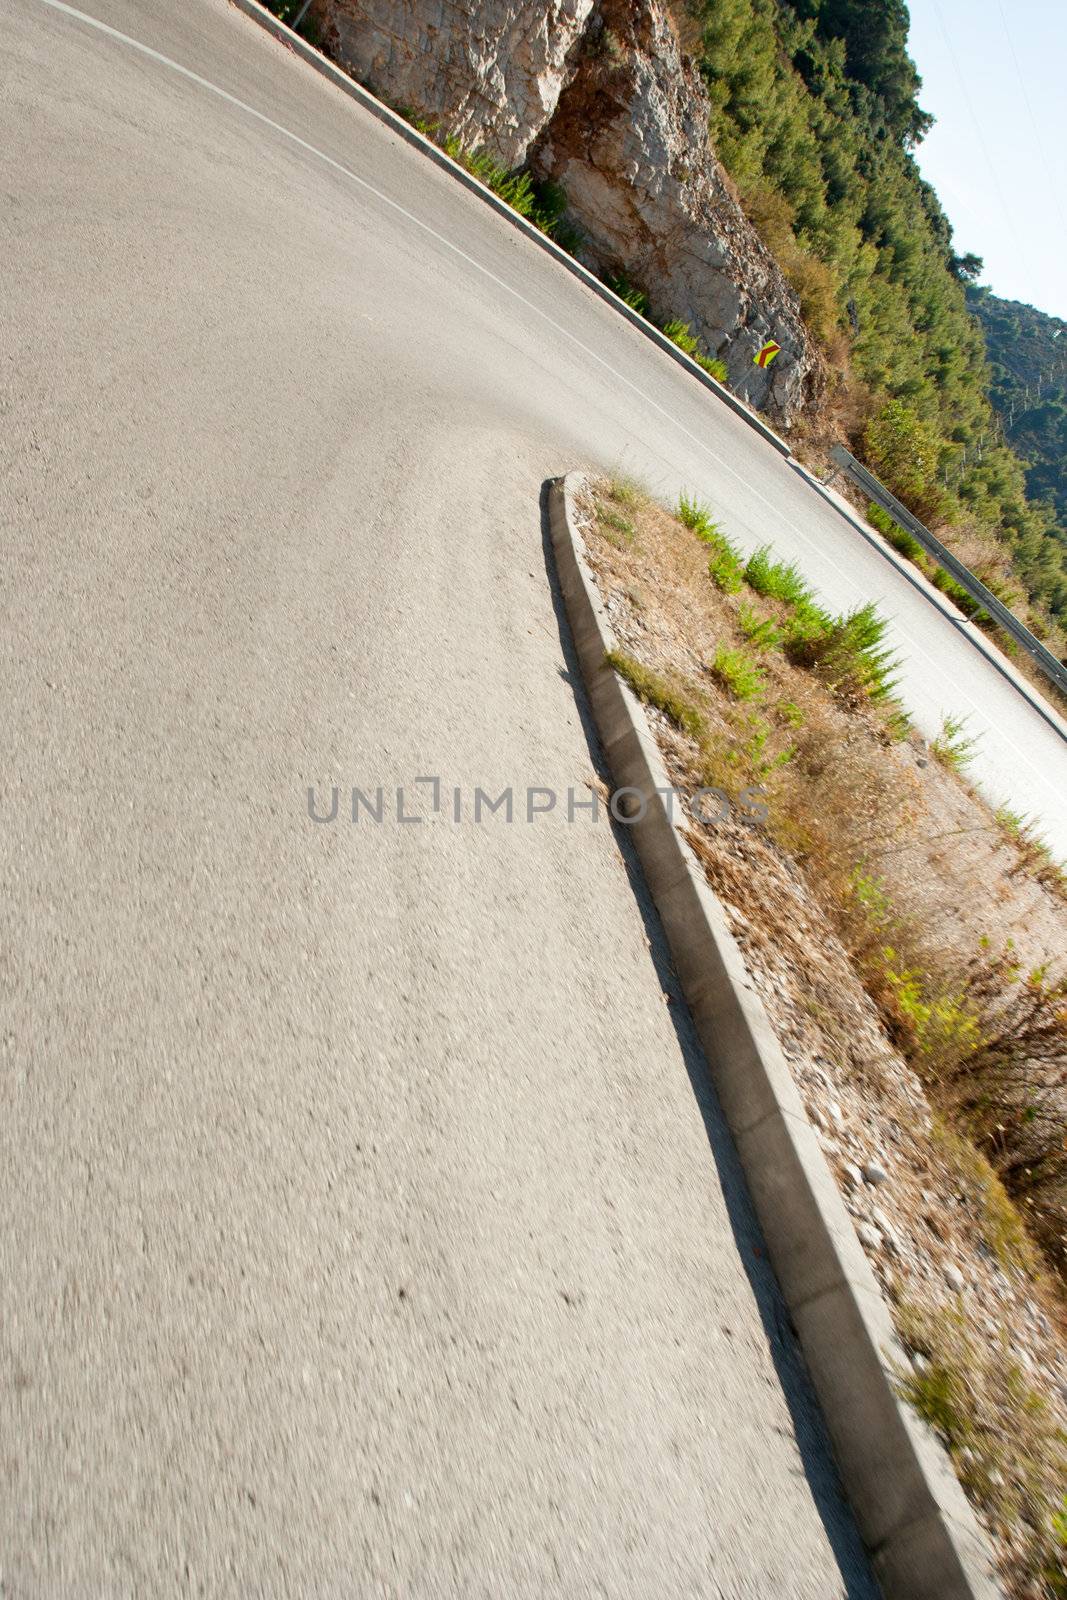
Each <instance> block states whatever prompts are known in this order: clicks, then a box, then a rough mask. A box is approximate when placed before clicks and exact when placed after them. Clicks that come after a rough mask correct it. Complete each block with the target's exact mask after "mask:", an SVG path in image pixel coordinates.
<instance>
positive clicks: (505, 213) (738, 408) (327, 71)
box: [231, 0, 793, 457]
mask: <svg viewBox="0 0 1067 1600" xmlns="http://www.w3.org/2000/svg"><path fill="white" fill-rule="evenodd" d="M231 3H232V4H233V5H235V6H236V7H237V9H238V10H239V11H243V12H244V13H245V14H246V15H247V16H249V17H252V18H253V19H254V20H255V21H256V22H258V23H259V25H260V26H261V27H263V28H266V30H267V32H268V33H272V34H273V35H274V37H275V38H276V39H280V40H281V41H282V43H283V44H286V45H288V46H289V48H290V49H291V50H293V51H295V53H296V54H297V55H298V56H301V57H302V58H303V60H305V61H307V62H308V63H309V64H310V65H311V66H313V67H314V68H315V70H316V72H321V73H322V75H323V77H325V78H329V79H330V80H331V82H333V83H335V84H336V85H337V87H338V88H339V89H341V90H343V92H344V93H345V94H347V95H349V96H350V97H351V98H352V99H353V100H355V101H357V102H358V103H359V104H360V105H361V106H362V107H363V109H364V110H365V111H369V112H370V114H371V116H372V117H377V119H378V121H379V122H384V123H385V125H386V127H387V128H391V129H392V130H393V132H394V133H396V134H399V135H400V137H401V139H403V140H404V141H405V143H406V144H410V145H412V146H413V147H414V148H415V149H416V150H420V151H421V152H422V154H423V155H424V156H429V158H430V160H431V161H432V162H434V163H435V165H436V166H438V167H440V168H441V169H442V170H443V171H445V172H447V173H449V174H450V175H451V176H452V177H453V178H456V179H457V180H458V181H459V182H460V183H461V184H463V186H464V188H465V189H469V190H470V191H471V193H472V194H476V195H477V196H478V198H479V199H480V200H483V201H484V202H485V204H486V205H488V206H491V207H492V209H493V210H494V211H495V212H497V213H498V215H500V216H502V217H504V218H505V219H506V221H508V222H510V224H511V225H512V227H513V228H517V229H518V231H519V232H520V233H524V234H525V235H526V237H527V238H528V239H530V240H531V241H532V242H533V243H534V244H536V245H537V246H538V248H539V249H541V250H543V251H544V252H545V254H546V255H550V256H552V258H553V259H554V260H556V261H558V262H559V263H560V265H561V266H563V267H566V269H567V271H568V272H570V273H572V274H573V275H574V277H576V278H579V279H580V280H581V281H582V283H584V284H585V285H586V287H587V288H589V289H592V291H593V293H594V294H595V295H598V296H599V298H600V299H601V300H604V301H606V302H607V304H608V305H609V306H612V307H614V309H615V310H616V311H617V312H618V313H619V315H620V316H623V317H625V318H626V320H627V322H630V323H632V324H633V326H634V327H635V328H637V329H638V330H639V331H640V332H641V333H643V334H644V335H645V337H646V338H647V339H651V340H652V343H653V344H657V345H659V347H660V349H661V350H662V351H664V353H665V354H666V355H669V356H670V358H671V360H672V361H676V362H677V363H678V365H679V366H680V367H684V368H685V370H686V372H688V373H689V374H690V375H691V376H692V377H694V378H696V379H697V380H698V381H699V382H700V383H702V384H703V385H704V387H705V389H710V390H711V392H712V394H713V395H715V396H716V398H717V399H719V400H721V401H722V402H723V404H724V405H727V406H729V408H730V410H731V411H735V412H736V413H737V415H738V416H739V417H741V419H742V420H743V421H744V422H747V423H748V425H749V427H750V428H753V429H754V430H755V431H756V433H758V434H759V435H760V436H761V437H762V438H764V439H766V441H767V443H768V444H771V445H773V446H774V448H775V449H776V450H777V451H779V452H780V454H781V455H783V456H787V457H791V456H792V454H793V452H792V450H791V449H790V447H789V446H788V445H787V444H786V442H785V440H784V439H780V438H779V437H778V435H777V434H776V433H775V431H774V429H773V428H771V427H768V425H767V423H765V422H764V421H763V419H762V418H761V417H760V416H758V415H757V413H756V412H755V411H753V410H752V409H751V408H750V407H749V406H747V405H746V404H745V402H744V401H743V400H740V399H739V398H738V396H737V395H735V394H732V393H731V392H730V390H729V389H727V388H725V387H724V386H723V385H722V384H721V383H717V382H716V381H715V379H714V378H713V377H711V375H710V374H709V373H707V372H705V371H704V369H703V367H698V366H697V364H696V362H695V361H693V360H691V359H690V357H689V356H687V355H686V354H685V353H684V351H682V350H679V348H678V346H677V345H676V344H673V343H672V342H671V340H670V339H668V338H667V336H666V334H664V333H661V332H660V330H659V329H658V328H657V327H656V326H655V324H654V323H651V322H649V321H648V319H647V318H646V317H643V316H642V315H641V313H640V312H639V311H634V309H633V308H632V307H631V306H628V305H627V304H626V302H625V300H622V299H620V298H619V296H618V295H617V294H616V293H615V292H614V290H612V289H609V288H608V286H607V284H605V283H601V281H600V279H599V278H597V277H596V276H594V274H593V273H592V272H590V271H589V269H588V267H583V266H582V264H581V262H580V261H576V260H575V258H574V257H573V256H572V255H570V254H568V252H567V251H566V250H564V249H562V248H561V247H560V246H559V245H558V244H556V243H554V241H553V240H551V239H550V238H548V236H547V235H546V234H543V233H542V232H541V230H540V229H539V228H535V227H534V225H533V223H532V222H527V220H526V218H525V217H520V216H519V213H518V212H517V211H513V210H512V208H511V207H510V206H509V205H507V204H506V203H505V202H504V201H503V200H501V199H500V197H499V196H498V195H495V194H494V193H493V191H492V190H491V189H488V188H486V186H485V184H484V183H482V182H481V181H480V180H479V179H478V178H475V177H474V176H473V175H472V174H471V173H469V172H468V171H467V170H466V168H465V167H461V166H460V165H459V163H458V162H457V161H453V160H452V157H451V156H447V155H446V154H445V152H444V151H443V150H440V149H438V147H437V145H435V144H434V143H433V140H432V139H427V138H426V136H425V135H424V134H421V133H419V132H418V130H417V129H416V128H413V127H412V126H411V124H410V123H409V122H405V121H404V118H403V117H401V116H399V115H398V114H397V113H396V112H395V111H391V110H390V109H389V107H388V106H387V105H385V104H383V102H382V101H381V100H378V99H376V98H375V96H374V95H373V94H371V92H370V90H369V89H364V87H363V86H362V84H359V83H357V82H356V80H355V79H354V78H350V77H349V75H348V73H347V72H344V71H342V69H341V68H340V67H338V66H335V65H334V63H333V62H332V61H330V60H328V59H327V57H326V56H324V55H323V54H322V51H321V50H317V49H316V48H315V46H314V45H311V44H308V42H307V40H306V39H302V38H301V37H300V35H299V34H298V33H294V32H293V30H292V28H289V27H287V26H286V25H285V23H284V22H280V21H279V20H278V18H277V17H276V16H274V15H273V13H272V12H270V11H267V10H266V9H265V7H263V6H261V5H260V4H259V3H258V0H231Z"/></svg>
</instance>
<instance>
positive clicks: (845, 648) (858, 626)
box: [787, 602, 896, 701]
mask: <svg viewBox="0 0 1067 1600" xmlns="http://www.w3.org/2000/svg"><path fill="white" fill-rule="evenodd" d="M813 621H814V623H815V624H816V625H815V626H813V627H812V628H811V629H810V630H809V631H808V632H807V633H804V632H803V631H798V630H797V629H793V630H792V631H791V632H790V635H789V639H788V646H787V648H788V654H789V657H790V659H791V660H792V661H794V662H795V663H796V664H797V665H798V666H804V667H809V668H811V669H813V670H814V671H817V672H818V673H819V675H820V676H821V677H822V678H823V680H824V682H826V683H827V685H828V686H829V687H830V688H831V689H833V690H835V691H838V692H840V691H842V690H844V691H847V692H849V693H852V694H863V695H866V696H867V697H868V698H869V699H871V700H875V701H879V700H887V699H888V698H889V696H890V695H891V694H892V692H893V689H894V687H895V680H894V679H893V677H892V676H891V674H892V672H893V669H894V667H895V666H896V661H895V658H894V656H893V654H892V651H890V650H887V649H886V648H885V646H884V641H885V633H886V628H887V626H888V624H887V622H886V620H885V618H884V617H880V616H879V615H878V612H877V610H876V609H875V606H874V604H873V602H868V604H867V605H864V606H859V607H858V608H857V609H856V610H855V611H850V612H848V613H847V614H846V615H845V616H843V617H837V618H835V619H834V620H833V621H832V622H831V623H830V624H829V626H827V625H826V620H825V616H824V615H823V614H817V615H816V616H815V617H814V619H813Z"/></svg>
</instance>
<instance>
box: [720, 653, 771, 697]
mask: <svg viewBox="0 0 1067 1600" xmlns="http://www.w3.org/2000/svg"><path fill="white" fill-rule="evenodd" d="M709 670H710V672H711V675H712V677H713V678H715V679H716V681H717V682H718V683H721V684H722V686H723V688H724V689H725V690H726V691H727V693H728V694H731V695H732V696H733V698H734V699H735V700H761V699H762V698H763V695H764V692H765V691H766V688H767V679H766V676H765V675H764V673H763V672H762V671H761V670H760V668H759V667H758V666H757V665H756V663H755V662H754V661H753V659H752V657H751V656H749V655H746V654H745V652H744V651H743V650H731V649H729V648H728V647H727V646H726V645H720V646H719V648H718V649H717V650H716V652H715V655H714V656H713V658H712V661H711V666H710V669H709Z"/></svg>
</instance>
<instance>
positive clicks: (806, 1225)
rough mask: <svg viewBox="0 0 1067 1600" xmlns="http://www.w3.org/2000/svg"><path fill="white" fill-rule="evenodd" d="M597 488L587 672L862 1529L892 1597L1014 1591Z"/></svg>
mask: <svg viewBox="0 0 1067 1600" xmlns="http://www.w3.org/2000/svg"><path fill="white" fill-rule="evenodd" d="M584 481H585V479H584V475H583V474H581V473H568V474H567V476H566V477H565V478H557V479H555V480H554V481H553V483H552V485H551V487H550V491H549V521H550V527H551V534H552V547H553V551H554V554H555V560H556V568H557V572H558V576H559V582H560V587H561V590H562V593H563V599H564V604H565V606H566V611H567V618H568V621H569V624H570V628H571V632H572V635H573V637H574V643H575V647H576V649H577V651H578V658H579V661H580V664H581V668H582V676H583V679H584V681H585V686H586V690H587V692H588V694H589V699H590V703H591V705H592V710H593V716H594V719H595V721H596V725H597V730H598V732H599V735H600V738H601V742H602V744H603V746H604V751H605V754H606V756H607V760H608V765H609V767H610V769H611V774H612V779H613V781H614V784H615V787H616V788H617V789H622V788H627V789H632V790H634V791H636V793H637V795H639V796H640V798H641V801H642V802H643V810H642V809H641V806H640V805H637V804H636V802H635V813H636V814H635V816H634V818H633V820H632V821H631V822H630V828H631V831H632V834H633V836H634V842H635V844H636V846H637V850H638V854H639V856H640V859H641V865H642V867H643V869H644V872H645V875H646V877H647V879H648V884H649V888H650V889H651V891H652V896H653V899H654V900H655V902H656V908H657V910H658V912H659V915H660V919H661V921H662V922H663V926H664V930H665V932H666V935H667V940H668V943H669V945H670V949H671V955H672V958H673V960H674V964H675V967H676V969H677V972H678V976H679V978H680V980H681V984H682V988H683V990H684V992H685V996H686V999H687V1001H688V1003H689V1006H690V1009H691V1012H692V1015H693V1021H694V1023H695V1025H696V1029H697V1032H698V1035H699V1037H700V1041H701V1044H702V1045H703V1047H704V1052H705V1054H706V1056H707V1060H708V1066H709V1068H710V1072H711V1078H712V1081H713V1083H714V1086H715V1089H716V1092H717V1094H718V1097H719V1101H720V1104H721V1105H722V1109H723V1111H724V1113H725V1115H726V1119H727V1122H728V1123H729V1125H730V1129H731V1132H732V1134H733V1137H734V1141H735V1143H736V1146H737V1150H738V1154H739V1156H740V1158H741V1164H742V1167H743V1169H744V1172H745V1176H746V1179H747V1182H748V1185H749V1189H750V1191H751V1194H752V1198H753V1201H754V1203H755V1207H756V1212H757V1215H758V1217H759V1221H760V1225H761V1227H762V1229H763V1233H764V1236H765V1239H766V1243H767V1249H768V1253H769V1255H770V1259H771V1264H772V1266H773V1267H774V1270H775V1272H776V1274H777V1276H778V1281H779V1284H780V1285H781V1289H782V1293H783V1296H784V1298H785V1302H786V1305H787V1306H788V1308H789V1313H790V1316H791V1318H792V1320H793V1324H794V1326H795V1328H796V1330H797V1334H798V1337H799V1339H800V1344H801V1348H802V1349H803V1352H804V1357H805V1360H806V1361H807V1365H808V1370H809V1372H810V1374H811V1378H812V1382H813V1384H814V1387H815V1392H816V1395H817V1396H818V1400H819V1403H820V1406H821V1408H822V1412H823V1416H824V1418H825V1421H826V1426H827V1429H828V1432H829V1434H830V1438H831V1441H832V1444H833V1448H834V1452H835V1454H836V1457H837V1462H838V1467H839V1469H840V1472H841V1477H842V1481H843V1484H844V1487H845V1492H846V1494H847V1495H848V1498H849V1500H850V1502H851V1505H852V1508H853V1512H854V1514H855V1517H856V1522H857V1525H858V1527H859V1531H860V1535H861V1537H862V1539H863V1542H864V1544H865V1545H866V1547H867V1550H868V1552H869V1555H870V1558H871V1562H872V1566H873V1569H874V1572H875V1575H876V1576H877V1578H878V1579H879V1581H880V1583H881V1584H882V1587H883V1590H884V1592H885V1594H886V1597H887V1600H1000V1597H1001V1595H1002V1591H1001V1590H1000V1588H999V1586H998V1584H997V1582H996V1580H995V1578H994V1577H993V1573H992V1561H991V1554H990V1550H989V1546H988V1542H987V1540H986V1538H985V1535H984V1534H983V1532H982V1531H981V1529H980V1527H979V1524H978V1521H977V1519H976V1517H975V1515H974V1513H973V1511H972V1510H971V1507H970V1505H969V1504H968V1502H967V1499H966V1497H965V1495H964V1493H963V1490H962V1488H961V1487H960V1484H959V1482H958V1480H957V1478H956V1475H955V1473H954V1472H953V1470H952V1467H951V1464H950V1462H949V1460H948V1456H947V1454H946V1452H945V1450H944V1449H943V1447H942V1446H941V1444H940V1442H939V1441H938V1440H937V1438H936V1436H935V1435H934V1434H933V1432H932V1431H931V1430H930V1429H929V1428H927V1427H926V1425H925V1424H924V1423H922V1422H921V1421H920V1420H919V1418H918V1417H917V1416H916V1415H915V1413H914V1412H912V1411H911V1409H910V1408H909V1407H908V1406H907V1405H906V1404H905V1403H904V1402H903V1401H902V1400H901V1399H900V1398H899V1397H898V1395H897V1393H896V1389H895V1386H894V1382H893V1377H892V1370H891V1365H892V1364H898V1365H900V1366H904V1365H906V1362H907V1357H906V1356H905V1354H904V1351H903V1348H902V1346H901V1345H900V1343H899V1341H898V1340H897V1338H896V1334H895V1332H894V1329H893V1324H892V1320H891V1318H890V1315H889V1310H888V1308H887V1306H886V1304H885V1301H884V1299H883V1298H882V1292H881V1289H880V1288H879V1286H878V1281H877V1279H876V1278H875V1275H874V1272H873V1270H872V1268H871V1266H870V1263H869V1262H868V1260H867V1257H866V1255H865V1254H864V1251H863V1247H862V1246H861V1244H860V1242H859V1239H858V1237H857V1235H856V1230H855V1228H854V1226H853V1223H852V1218H851V1217H850V1215H849V1213H848V1210H847V1209H846V1207H845V1204H844V1201H843V1200H842V1198H841V1194H840V1191H839V1189H838V1186H837V1182H836V1180H835V1179H834V1176H833V1174H832V1173H831V1171H830V1169H829V1166H828V1165H827V1162H826V1158H825V1156H824V1155H823V1153H822V1150H821V1148H820V1146H819V1143H818V1140H817V1138H816V1136H815V1133H814V1131H813V1129H812V1127H811V1124H810V1123H809V1122H808V1119H807V1114H806V1112H805V1110H804V1105H803V1102H802V1100H801V1098H800V1094H799V1092H798V1090H797V1087H796V1083H795V1080H794V1078H793V1073H792V1070H791V1068H790V1066H789V1063H788V1062H787V1061H786V1059H785V1056H784V1054H783V1052H782V1049H781V1046H780V1044H779V1042H778V1039H777V1037H776V1035H775V1032H774V1029H773V1027H772V1026H771V1022H770V1019H769V1017H768V1015H767V1012H766V1010H765V1009H764V1006H763V1002H762V1001H761V999H760V998H759V995H758V994H757V992H756V990H755V988H754V987H753V984H752V981H751V978H750V977H749V975H748V973H747V970H746V968H745V963H744V958H743V957H742V955H741V951H740V948H739V947H738V945H737V943H736V941H735V939H734V937H733V935H732V933H731V932H730V929H729V925H728V923H727V919H726V913H725V910H724V909H723V906H722V904H721V902H720V901H719V900H718V898H717V896H716V895H715V894H714V893H713V891H712V890H711V888H710V886H709V884H708V882H707V880H706V878H705V876H704V872H703V869H702V868H701V866H700V863H699V862H698V860H697V858H696V856H695V855H694V853H693V851H692V849H691V848H690V846H689V844H688V843H687V841H686V838H685V834H684V831H683V828H682V826H681V825H680V823H679V821H678V820H676V819H675V818H674V817H673V815H672V796H671V791H670V780H669V777H668V775H667V771H666V767H665V765H664V762H663V758H662V756H661V754H660V751H659V747H658V745H657V744H656V741H655V739H654V737H653V735H652V732H651V730H650V728H649V726H648V722H647V719H646V717H645V713H644V709H643V707H642V706H641V704H640V702H639V701H638V700H637V698H636V697H635V696H634V695H633V694H632V692H631V691H630V689H629V688H628V687H627V686H626V684H624V683H623V681H622V680H621V679H620V678H619V676H618V675H617V674H616V673H615V671H614V670H613V669H612V668H611V667H609V666H608V665H607V664H606V661H605V656H606V655H607V653H608V652H609V651H611V650H613V649H614V648H615V638H614V634H613V633H612V629H611V625H610V623H609V621H608V618H607V614H606V612H605V610H604V606H603V603H602V601H601V598H600V595H599V592H598V590H597V587H596V582H595V579H594V578H593V575H592V572H591V570H590V568H589V566H588V564H587V562H586V560H585V554H584V543H583V540H582V536H581V533H580V531H579V528H578V523H577V519H576V516H575V505H574V496H575V493H576V492H577V491H578V490H579V489H580V488H581V486H582V484H583V483H584Z"/></svg>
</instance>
